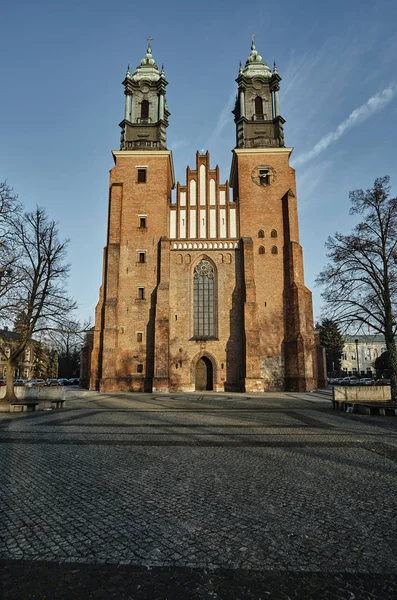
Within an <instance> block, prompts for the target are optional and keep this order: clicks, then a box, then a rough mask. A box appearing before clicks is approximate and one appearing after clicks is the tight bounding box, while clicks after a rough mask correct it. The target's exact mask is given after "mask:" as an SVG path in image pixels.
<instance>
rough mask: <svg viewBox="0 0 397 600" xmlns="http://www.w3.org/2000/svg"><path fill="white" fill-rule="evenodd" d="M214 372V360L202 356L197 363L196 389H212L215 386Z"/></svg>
mask: <svg viewBox="0 0 397 600" xmlns="http://www.w3.org/2000/svg"><path fill="white" fill-rule="evenodd" d="M213 379H214V373H213V368H212V362H211V361H210V359H209V358H207V357H206V356H202V357H201V358H200V359H199V360H198V361H197V363H196V371H195V384H196V390H197V391H199V390H212V389H213V388H214V381H213Z"/></svg>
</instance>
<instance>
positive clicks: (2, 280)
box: [0, 181, 22, 314]
mask: <svg viewBox="0 0 397 600" xmlns="http://www.w3.org/2000/svg"><path fill="white" fill-rule="evenodd" d="M21 210H22V206H21V203H20V202H19V201H18V196H17V195H16V194H15V193H14V190H13V189H12V187H10V186H9V185H8V183H7V182H6V181H2V182H0V310H2V311H3V312H4V310H5V309H6V304H5V303H4V299H5V298H6V297H7V295H8V292H9V290H10V289H11V288H12V287H13V286H14V284H15V282H16V280H17V277H18V275H17V272H16V270H15V269H14V266H15V264H16V262H17V259H18V256H19V252H20V248H19V247H18V245H17V243H16V240H15V238H14V236H13V235H12V234H11V230H12V229H13V224H14V220H15V218H16V217H17V215H18V214H19V213H20V212H21ZM0 314H1V313H0Z"/></svg>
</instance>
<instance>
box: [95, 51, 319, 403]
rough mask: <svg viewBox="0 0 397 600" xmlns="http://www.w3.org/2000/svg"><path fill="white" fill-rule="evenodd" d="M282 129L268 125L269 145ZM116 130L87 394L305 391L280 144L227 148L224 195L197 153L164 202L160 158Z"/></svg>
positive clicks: (307, 310)
mask: <svg viewBox="0 0 397 600" xmlns="http://www.w3.org/2000/svg"><path fill="white" fill-rule="evenodd" d="M253 47H254V46H253ZM148 52H149V49H148ZM251 55H253V56H254V58H253V59H252V60H254V61H255V60H257V59H256V57H255V52H254V54H253V50H251ZM147 56H149V59H150V57H151V54H147ZM259 58H261V57H259ZM149 59H146V60H149ZM142 63H143V61H142ZM247 63H248V61H247ZM261 64H264V63H260V65H261ZM144 68H146V67H144ZM249 68H251V67H249ZM266 68H267V67H266ZM151 69H152V70H153V67H152V66H151ZM246 70H247V69H246ZM138 71H139V69H138V70H137V72H136V73H138ZM247 72H248V75H249V71H247ZM134 76H135V74H134ZM266 77H268V78H269V77H272V79H271V80H270V81H271V82H273V83H272V85H275V84H277V83H278V81H279V80H280V78H279V76H278V74H277V73H276V74H273V75H270V76H268V75H266ZM132 79H133V76H132V77H131V80H132ZM128 81H129V80H128ZM134 81H135V80H134ZM136 81H138V83H139V81H140V80H139V78H138V79H137V80H136ZM238 81H239V80H238ZM274 82H275V83H274ZM134 85H135V87H136V86H137V85H138V84H137V83H136V82H135V83H134ZM139 85H141V84H139ZM132 87H133V86H132V84H131V89H132ZM141 87H142V89H146V88H143V86H142V85H141ZM258 87H259V86H258V85H257V88H258ZM134 89H135V88H134ZM139 89H141V88H139ZM255 89H256V88H255ZM267 89H268V88H266V89H265V92H266V94H267V95H268V96H269V97H270V92H268V91H266V90H267ZM127 91H128V90H127ZM265 92H264V98H265ZM126 93H127V92H126ZM255 93H257V92H255ZM247 97H248V96H247ZM266 98H267V96H266ZM266 98H265V99H266ZM155 101H156V98H154V100H153V102H155ZM126 102H127V101H126ZM129 102H130V105H132V106H134V104H133V102H134V101H133V100H132V101H129ZM162 102H164V101H162ZM256 102H257V104H256V106H257V105H258V101H256ZM130 105H128V106H130ZM126 106H127V104H126ZM162 106H163V105H162ZM128 110H129V109H128ZM131 110H132V109H131ZM134 110H135V111H136V110H139V108H138V109H137V108H135V109H134ZM162 110H164V108H162ZM244 110H245V107H244ZM266 110H268V109H267V108H266ZM270 110H271V109H270ZM126 112H128V111H127V110H126ZM168 114H169V113H167V116H168ZM129 118H131V119H132V117H129ZM238 118H239V119H240V121H244V123H245V122H248V121H247V119H246V118H245V117H239V115H237V117H236V119H238ZM260 118H262V119H264V118H265V117H264V115H260ZM266 118H268V117H266ZM253 119H254V117H253ZM138 120H139V119H138ZM163 122H164V121H161V123H163ZM236 122H237V121H236ZM267 122H268V121H266V123H267ZM283 122H284V121H283V119H281V117H277V118H275V119H274V121H271V123H273V130H274V131H275V132H276V134H275V135H279V136H280V135H281V133H282V124H283ZM269 123H270V121H269ZM248 125H249V123H248ZM256 126H257V127H258V125H256ZM276 126H277V127H276ZM122 127H123V128H124V129H123V131H124V132H127V133H125V134H124V137H128V136H127V134H128V135H129V136H130V138H131V139H132V141H131V142H129V144H130V145H129V148H130V147H132V148H133V149H125V142H124V146H123V145H122V148H123V149H122V150H120V151H117V152H114V153H113V154H114V159H115V167H114V168H113V169H112V170H111V174H110V193H109V224H108V239H107V244H106V247H105V251H104V268H103V283H102V286H101V290H100V299H99V303H98V305H97V309H96V322H95V335H94V347H93V351H92V355H91V380H90V387H91V389H100V390H102V391H109V392H110V391H118V390H128V391H159V392H166V391H174V392H177V391H194V390H196V389H203V388H204V389H213V390H215V391H246V392H250V393H251V392H260V391H264V390H296V391H305V390H310V389H313V388H314V387H315V386H316V380H315V377H316V373H317V367H316V357H317V349H316V345H315V342H314V332H313V314H312V303H311V293H310V291H309V290H308V289H307V288H306V287H305V285H304V277H303V261H302V248H301V246H300V245H299V234H298V215H297V204H296V186H295V172H294V169H292V168H291V167H290V166H289V157H290V154H291V151H292V149H291V148H285V147H283V138H280V137H279V138H277V140H276V142H275V141H274V140H273V141H270V142H269V144H270V147H246V146H249V143H248V142H249V140H247V144H244V143H243V142H241V141H240V143H239V145H238V147H237V148H236V149H235V150H234V152H233V160H232V167H231V177H230V187H231V188H232V189H230V187H229V183H228V182H225V183H224V184H222V183H221V182H220V181H219V170H218V167H216V168H215V169H211V166H210V156H209V153H208V152H207V153H197V155H196V165H195V168H194V169H190V168H189V167H188V168H187V176H186V182H185V183H184V184H178V185H177V194H176V202H175V203H172V202H171V190H172V189H173V187H174V175H173V164H172V155H171V152H170V151H168V150H164V149H158V146H155V145H154V144H155V142H153V141H150V140H149V141H148V142H142V141H141V140H140V139H138V138H139V136H138V137H137V138H136V141H134V140H133V133H132V134H131V132H130V133H128V132H129V131H130V129H129V127H130V124H129V121H128V120H126V121H124V122H123V124H122ZM244 127H245V125H244ZM250 127H251V126H250ZM269 127H270V125H269ZM240 129H241V131H243V128H242V127H240ZM141 130H142V126H141V125H140V130H139V131H141ZM151 131H152V132H153V127H152V128H151ZM249 131H253V132H254V133H255V129H254V128H252V127H251V129H250V130H249ZM280 131H281V133H280ZM140 135H141V134H140ZM153 135H154V134H153ZM250 135H253V134H250ZM266 135H267V134H266ZM282 135H283V134H282ZM141 137H142V135H141ZM261 140H262V138H261ZM144 144H146V146H147V147H148V146H149V145H150V147H149V149H144ZM277 144H278V146H277ZM200 268H202V269H204V270H205V269H206V270H207V272H208V276H207V275H202V274H201V275H200V273H201V271H200ZM200 277H201V279H200ZM200 286H201V287H200ZM205 328H207V329H205ZM203 332H204V333H203Z"/></svg>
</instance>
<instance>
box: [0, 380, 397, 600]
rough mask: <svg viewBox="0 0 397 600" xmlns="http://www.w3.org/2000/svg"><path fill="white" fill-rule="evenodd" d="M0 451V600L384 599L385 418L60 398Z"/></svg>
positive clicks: (217, 400) (236, 405)
mask: <svg viewBox="0 0 397 600" xmlns="http://www.w3.org/2000/svg"><path fill="white" fill-rule="evenodd" d="M0 444H1V453H0V468H1V475H2V476H1V483H0V501H1V507H2V518H1V523H0V558H1V566H2V586H3V590H2V593H3V597H4V598H9V599H11V598H25V597H26V598H42V597H45V598H63V597H64V598H79V597H82V598H83V597H84V598H91V597H92V598H101V597H103V598H113V597H114V598H147V599H152V598H163V599H164V600H165V599H167V598H172V599H173V598H222V599H223V598H225V599H226V598H227V599H229V598H241V599H245V598H262V597H269V594H270V597H271V598H273V597H274V598H276V597H280V598H289V597H291V598H306V597H308V598H309V597H313V598H322V597H324V598H346V599H347V598H349V599H350V598H368V599H369V598H395V597H397V561H396V553H397V541H396V540H397V535H396V534H397V520H396V518H395V515H396V505H397V500H396V497H397V419H395V418H393V417H369V416H368V417H366V416H363V415H355V414H349V415H346V414H343V413H338V412H334V411H333V410H332V406H331V402H330V400H329V399H327V397H325V396H320V395H316V394H301V395H299V394H287V393H285V394H282V393H278V394H273V395H272V394H266V395H261V396H253V397H250V396H243V395H235V396H232V395H229V396H228V395H218V394H202V395H199V394H192V395H171V396H169V395H153V394H136V395H133V394H120V395H116V394H114V395H113V394H107V395H105V394H97V393H91V392H84V391H78V390H73V391H72V390H70V391H68V398H67V408H66V409H64V410H58V411H43V412H37V413H28V414H5V413H3V415H2V416H1V418H0ZM149 572H150V573H151V577H148V573H149ZM105 575H106V576H105ZM320 592H321V593H320ZM45 594H47V595H45ZM79 594H80V595H79ZM321 594H323V595H321ZM352 594H353V595H352Z"/></svg>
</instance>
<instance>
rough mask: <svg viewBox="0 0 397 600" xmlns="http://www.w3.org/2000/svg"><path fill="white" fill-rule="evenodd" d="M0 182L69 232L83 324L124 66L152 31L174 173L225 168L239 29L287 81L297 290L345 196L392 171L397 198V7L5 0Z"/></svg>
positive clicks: (135, 59)
mask: <svg viewBox="0 0 397 600" xmlns="http://www.w3.org/2000/svg"><path fill="white" fill-rule="evenodd" d="M1 22H2V35H1V38H0V56H1V79H2V86H1V87H2V91H1V94H0V180H3V179H5V178H7V179H8V183H9V184H10V185H12V186H13V187H14V189H15V191H16V192H17V193H18V194H19V197H20V199H21V200H22V202H23V203H24V204H25V206H26V208H27V209H32V208H33V207H34V206H35V205H36V204H39V205H40V206H44V207H46V209H47V211H48V213H49V215H50V216H51V218H53V219H55V220H57V221H58V222H59V229H60V233H61V236H62V237H63V238H65V237H67V238H70V240H71V241H70V245H69V253H68V257H69V261H70V263H71V277H70V282H69V287H70V292H71V294H72V295H73V296H74V297H75V298H76V300H77V301H78V303H79V316H80V318H81V319H87V318H88V317H90V316H91V317H93V314H94V308H95V305H96V302H97V300H98V291H99V286H100V283H101V271H102V249H103V246H104V244H105V239H106V224H107V186H108V171H109V169H110V168H111V167H112V166H113V160H112V156H111V150H112V149H118V148H119V138H120V133H119V132H120V130H119V127H118V123H119V122H120V121H121V120H122V118H123V105H124V97H123V88H122V86H121V81H122V80H123V78H124V75H125V71H126V67H127V64H128V63H130V64H131V67H133V68H135V67H136V66H137V65H138V64H139V62H140V60H141V58H142V57H143V56H144V54H145V52H146V44H147V42H146V38H147V37H148V36H152V37H153V38H154V41H153V42H152V49H153V55H154V58H155V60H156V62H157V64H158V65H159V66H160V65H161V64H162V63H164V65H165V73H166V77H167V80H168V82H169V86H168V91H167V102H168V106H169V109H170V112H171V117H170V126H169V128H168V147H169V148H170V149H171V150H173V154H174V162H175V171H176V178H177V180H180V181H184V177H185V169H186V166H187V165H188V164H189V165H190V166H193V165H194V161H195V152H196V150H197V149H208V150H209V151H210V153H211V162H212V165H213V166H215V164H219V166H220V169H221V178H222V179H223V180H225V179H226V178H228V177H229V169H230V160H231V149H232V148H233V146H234V141H235V131H234V123H233V116H232V114H231V112H230V111H231V108H232V104H233V99H234V95H235V92H236V83H235V81H234V80H235V78H236V77H237V73H238V64H239V61H240V60H242V61H243V62H244V61H245V60H246V58H247V56H248V54H249V50H250V42H251V38H250V35H251V34H252V33H255V34H256V45H257V49H258V50H259V52H260V54H261V55H262V57H263V59H264V60H265V61H266V62H267V63H268V64H269V65H272V63H273V60H274V59H276V61H277V66H278V70H279V73H280V75H281V77H282V82H281V91H280V105H281V114H282V115H283V116H284V118H285V119H286V121H287V122H286V124H285V140H286V145H288V146H293V147H294V152H293V159H292V161H291V164H292V165H293V166H294V167H295V168H296V169H297V184H298V202H299V214H300V233H301V243H302V246H303V251H304V261H305V276H306V285H307V286H308V287H309V288H310V289H311V290H312V291H313V300H314V312H315V316H319V315H320V305H321V302H320V290H319V289H318V288H315V286H314V279H315V276H316V274H317V273H318V272H319V270H320V269H321V268H322V267H323V266H324V264H325V250H324V242H325V240H326V238H327V237H328V235H331V234H333V233H334V232H335V231H336V230H340V231H342V232H347V231H349V229H350V228H351V226H352V225H353V223H354V221H353V218H352V217H349V215H348V209H349V202H348V192H349V190H351V189H356V188H367V187H370V186H371V185H372V184H373V181H374V179H375V178H376V177H380V176H383V175H385V174H389V175H390V176H391V183H392V191H393V193H394V195H396V194H397V161H396V150H395V139H396V132H397V68H396V56H397V28H396V23H397V2H395V0H390V1H389V0H372V1H371V2H369V1H368V0H344V1H343V2H342V1H340V0H335V1H333V2H332V3H331V2H330V3H323V2H319V1H314V0H310V1H309V0H301V1H300V2H296V0H295V1H290V0H285V1H282V2H277V3H276V2H274V3H270V4H269V3H264V2H263V1H261V2H259V1H257V0H252V1H251V2H250V3H243V2H241V1H240V2H237V1H236V0H230V1H223V0H222V1H221V0H218V1H217V0H213V1H212V2H208V1H206V0H203V1H202V2H200V3H188V2H179V1H178V2H169V3H165V2H159V1H158V0H153V1H152V2H150V3H149V2H148V3H146V4H145V3H142V2H139V3H138V2H133V1H131V0H130V1H129V2H126V1H125V0H119V1H118V2H117V3H109V2H104V1H103V0H95V1H93V0H80V1H79V2H77V1H76V0H69V1H68V2H60V1H57V0H51V1H44V0H37V1H36V2H31V1H27V0H25V1H20V0H12V1H11V0H3V1H2V4H1Z"/></svg>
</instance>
